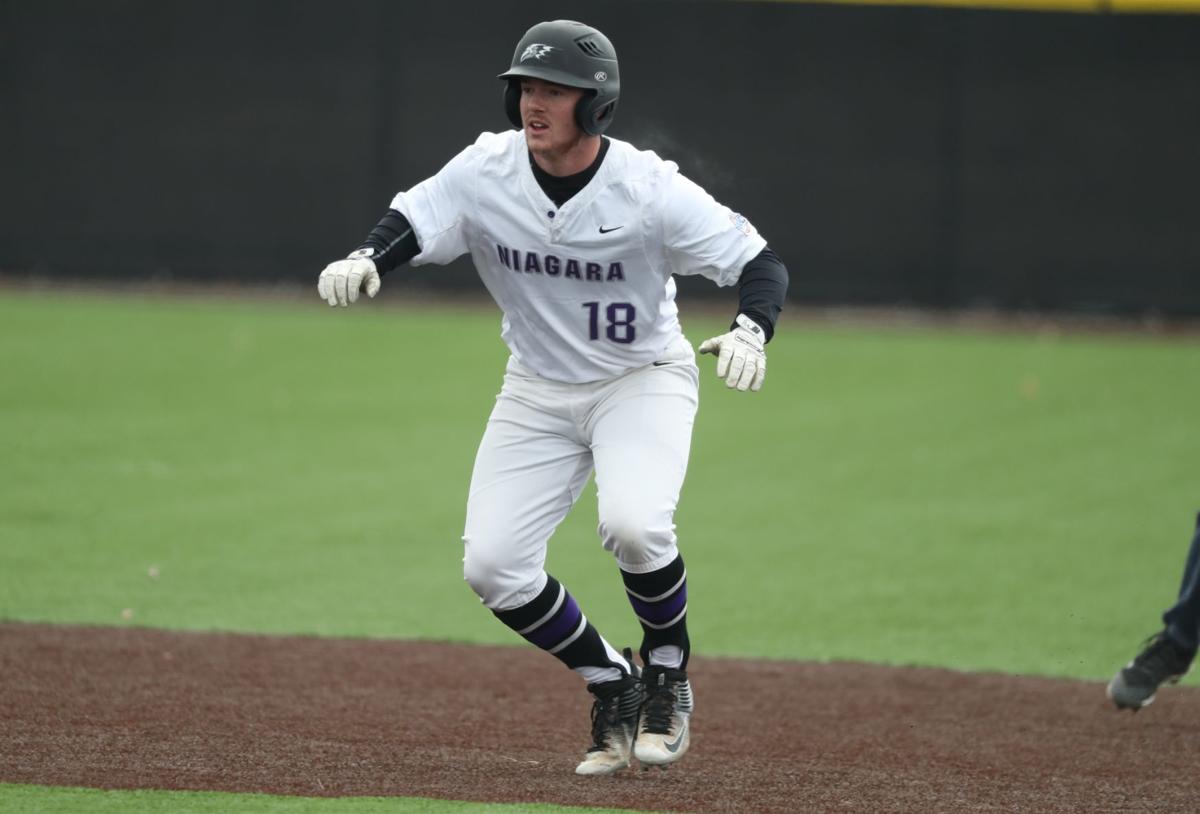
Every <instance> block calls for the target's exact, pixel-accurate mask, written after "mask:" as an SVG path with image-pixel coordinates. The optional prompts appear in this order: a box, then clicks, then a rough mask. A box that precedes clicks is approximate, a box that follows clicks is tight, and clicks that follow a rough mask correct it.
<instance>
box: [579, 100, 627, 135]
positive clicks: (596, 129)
mask: <svg viewBox="0 0 1200 814" xmlns="http://www.w3.org/2000/svg"><path fill="white" fill-rule="evenodd" d="M596 95H597V94H596V91H594V90H589V91H587V92H586V93H584V94H583V96H581V97H580V99H579V101H578V102H576V104H575V123H576V124H578V125H579V129H580V130H582V131H583V132H585V133H587V134H588V135H589V136H598V135H600V134H601V133H603V132H604V131H605V130H607V129H608V126H609V124H611V123H612V118H613V113H614V112H616V109H617V100H616V99H613V100H612V101H611V102H607V103H605V104H601V105H597V104H596Z"/></svg>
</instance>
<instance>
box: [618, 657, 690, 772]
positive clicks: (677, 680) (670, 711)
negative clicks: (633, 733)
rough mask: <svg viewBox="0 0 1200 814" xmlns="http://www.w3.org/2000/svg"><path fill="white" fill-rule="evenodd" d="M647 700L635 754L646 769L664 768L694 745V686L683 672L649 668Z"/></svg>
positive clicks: (644, 681)
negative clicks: (692, 734)
mask: <svg viewBox="0 0 1200 814" xmlns="http://www.w3.org/2000/svg"><path fill="white" fill-rule="evenodd" d="M642 686H643V687H644V688H645V694H646V697H645V700H643V701H642V714H641V720H640V722H639V723H638V733H637V740H636V742H635V743H634V747H633V753H634V756H635V757H637V759H638V761H640V762H641V764H642V766H643V768H644V767H646V766H658V767H660V768H663V769H665V768H666V767H667V766H668V765H669V764H671V763H674V762H675V761H677V760H679V759H680V758H681V757H683V756H684V754H685V753H686V752H687V750H688V746H689V745H690V744H691V726H690V721H691V717H692V709H693V707H694V704H693V699H692V685H691V683H690V682H689V681H688V677H687V673H685V672H684V671H683V670H672V669H669V668H666V667H647V668H646V669H645V670H643V671H642Z"/></svg>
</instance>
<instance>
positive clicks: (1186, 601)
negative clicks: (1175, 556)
mask: <svg viewBox="0 0 1200 814" xmlns="http://www.w3.org/2000/svg"><path fill="white" fill-rule="evenodd" d="M1163 625H1164V627H1163V630H1162V631H1161V632H1159V633H1156V634H1155V635H1153V636H1151V637H1150V638H1149V639H1147V640H1146V642H1145V644H1144V645H1143V647H1142V650H1141V652H1139V653H1138V654H1137V656H1135V657H1134V659H1133V661H1131V662H1129V664H1127V665H1125V666H1124V667H1122V668H1121V669H1120V670H1119V671H1118V672H1117V674H1116V675H1115V676H1113V679H1112V681H1110V682H1109V683H1108V690H1107V691H1108V697H1109V698H1110V699H1112V701H1113V703H1114V704H1116V705H1117V708H1118V709H1132V710H1133V711H1135V712H1136V711H1137V710H1139V709H1141V708H1142V707H1144V706H1147V705H1148V704H1150V703H1151V702H1152V701H1153V700H1154V697H1155V695H1156V694H1157V693H1158V689H1159V687H1161V686H1163V685H1164V684H1174V683H1176V682H1177V681H1179V679H1181V678H1182V677H1183V676H1184V675H1186V674H1187V672H1188V670H1189V669H1190V668H1191V665H1192V661H1193V660H1194V659H1195V657H1196V649H1197V645H1198V644H1200V517H1197V519H1196V531H1195V534H1194V535H1193V537H1192V545H1191V548H1190V549H1189V550H1188V555H1187V562H1186V564H1185V566H1184V570H1183V584H1182V585H1181V586H1180V588H1179V598H1178V600H1177V601H1176V602H1175V604H1174V606H1172V607H1171V609H1170V610H1168V611H1167V612H1166V613H1164V614H1163Z"/></svg>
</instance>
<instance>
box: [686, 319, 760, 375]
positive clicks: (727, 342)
mask: <svg viewBox="0 0 1200 814" xmlns="http://www.w3.org/2000/svg"><path fill="white" fill-rule="evenodd" d="M736 323H737V326H736V327H735V328H734V329H733V330H732V331H730V332H729V333H727V334H721V335H720V336H714V337H713V338H712V339H705V340H704V341H703V342H701V343H700V352H701V353H711V354H713V355H714V356H716V357H717V375H718V376H720V377H721V378H722V379H724V380H725V386H726V387H736V388H737V389H738V390H758V389H760V388H761V387H762V383H763V379H764V378H766V375H767V354H766V351H764V350H763V339H764V338H765V334H764V333H763V329H762V328H760V327H759V326H758V323H756V322H755V321H754V320H752V319H750V317H748V316H746V315H745V314H738V315H737V320H736Z"/></svg>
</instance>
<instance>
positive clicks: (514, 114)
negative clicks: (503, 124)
mask: <svg viewBox="0 0 1200 814" xmlns="http://www.w3.org/2000/svg"><path fill="white" fill-rule="evenodd" d="M504 113H505V115H507V116H508V120H509V121H510V122H512V126H513V127H515V128H517V129H518V130H519V129H521V128H522V127H524V126H525V125H524V124H522V122H521V82H520V80H518V79H510V80H508V82H506V83H505V85H504Z"/></svg>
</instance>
